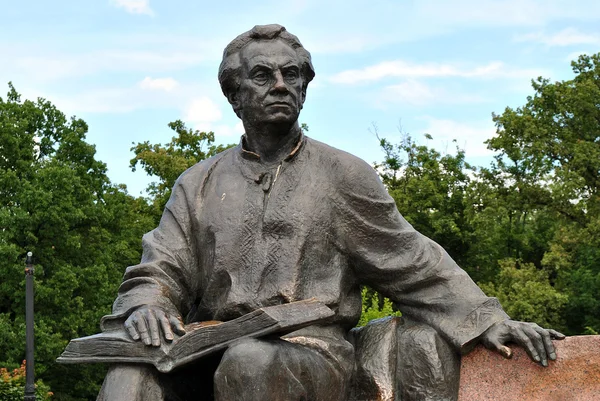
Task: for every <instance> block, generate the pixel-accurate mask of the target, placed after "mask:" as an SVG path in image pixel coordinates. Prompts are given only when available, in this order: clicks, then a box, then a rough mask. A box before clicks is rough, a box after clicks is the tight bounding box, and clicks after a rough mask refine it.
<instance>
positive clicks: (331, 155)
mask: <svg viewBox="0 0 600 401" xmlns="http://www.w3.org/2000/svg"><path fill="white" fill-rule="evenodd" d="M307 145H309V149H310V153H311V155H312V157H313V158H314V157H315V156H316V157H317V158H318V160H319V165H320V167H322V168H324V169H325V170H324V171H327V174H328V175H329V176H330V178H331V180H332V181H333V182H335V183H336V184H337V185H338V186H341V187H343V188H347V189H349V190H352V189H354V190H357V191H359V192H362V191H361V189H362V190H367V191H369V192H370V191H373V190H377V191H380V190H381V189H383V184H382V183H381V179H380V178H379V174H377V171H376V170H375V168H374V167H373V166H371V165H370V164H368V163H367V162H365V161H364V160H363V159H361V158H360V157H358V156H355V155H353V154H351V153H348V152H346V151H343V150H341V149H337V148H334V147H333V146H329V145H327V144H325V143H323V142H320V141H317V140H315V139H312V138H307Z"/></svg>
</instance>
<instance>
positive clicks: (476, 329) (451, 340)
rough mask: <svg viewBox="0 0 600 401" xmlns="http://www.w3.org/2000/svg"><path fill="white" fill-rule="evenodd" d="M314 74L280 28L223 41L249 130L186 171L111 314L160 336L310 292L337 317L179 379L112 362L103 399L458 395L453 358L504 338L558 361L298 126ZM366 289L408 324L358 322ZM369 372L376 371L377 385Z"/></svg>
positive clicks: (235, 348) (371, 180) (295, 400)
mask: <svg viewBox="0 0 600 401" xmlns="http://www.w3.org/2000/svg"><path fill="white" fill-rule="evenodd" d="M313 77H314V69H313V66H312V63H311V58H310V54H309V53H308V52H307V51H306V50H305V49H304V48H303V47H302V45H301V44H300V42H299V40H298V39H297V38H296V37H295V36H294V35H291V34H290V33H288V32H287V31H286V30H285V28H284V27H282V26H280V25H265V26H256V27H254V28H253V29H252V30H250V31H248V32H246V33H243V34H242V35H240V36H238V37H237V38H236V39H234V40H233V41H232V42H231V43H230V44H229V45H228V46H227V48H226V49H225V52H224V55H223V61H222V63H221V66H220V69H219V82H220V83H221V87H222V89H223V93H224V94H225V96H226V97H227V99H228V100H229V102H230V104H231V105H232V107H233V110H234V112H235V113H236V114H237V116H238V117H239V118H240V119H241V120H242V121H243V124H244V129H245V135H244V136H243V137H242V139H241V141H240V144H239V145H238V146H237V147H235V148H232V149H229V150H226V151H225V152H223V153H221V154H219V155H217V156H215V157H212V158H210V159H208V160H205V161H202V162H200V163H198V164H197V165H195V166H193V167H192V168H190V169H189V170H187V171H186V172H185V173H183V174H182V175H181V177H180V178H179V179H178V180H177V183H176V184H175V186H174V188H173V192H172V196H171V199H170V200H169V202H168V204H167V206H166V208H165V211H164V214H163V216H162V219H161V222H160V225H159V226H158V227H157V228H156V229H155V230H153V231H151V232H150V233H148V234H146V235H145V236H144V238H143V247H144V254H143V257H142V261H141V263H140V264H139V265H136V266H131V267H129V268H128V269H127V271H126V273H125V277H124V281H123V284H122V286H121V288H120V290H119V295H118V297H117V299H116V301H115V303H114V306H113V314H112V315H110V316H107V317H105V318H104V319H103V325H105V326H108V325H110V326H112V325H114V324H124V327H125V328H126V329H127V330H128V332H129V333H130V335H131V337H132V338H133V339H136V340H140V341H143V342H144V343H145V344H147V345H148V346H149V347H150V346H158V345H160V343H161V341H171V340H172V339H173V337H174V334H175V333H177V334H182V333H183V331H184V328H183V322H185V323H190V322H195V321H203V320H220V321H226V320H230V319H233V318H237V317H239V316H241V315H243V314H246V313H248V312H251V311H253V310H255V309H258V308H261V307H266V306H270V305H277V304H281V303H288V302H292V301H297V300H303V299H309V298H316V299H318V300H319V301H321V302H323V303H325V304H326V305H327V306H329V307H330V308H331V309H332V310H333V311H334V312H335V316H334V317H333V318H332V319H331V320H330V321H329V323H327V324H322V325H313V326H310V327H308V328H304V329H301V330H299V331H296V332H293V333H291V334H287V335H285V336H283V337H280V338H259V339H241V340H240V341H238V342H237V343H235V344H233V345H231V346H230V347H229V348H228V349H227V350H226V351H225V352H224V353H222V354H219V355H215V356H213V357H211V358H207V359H203V360H202V361H201V362H200V363H197V364H195V365H193V366H189V367H186V368H185V369H181V370H179V371H177V372H174V373H171V374H160V373H158V372H157V371H156V370H155V369H154V368H153V367H150V366H146V365H118V366H114V367H112V368H111V370H110V371H109V373H108V375H107V378H106V380H105V383H104V386H103V389H102V391H101V394H100V396H99V399H100V400H124V399H127V400H144V401H149V400H163V399H166V400H212V399H214V400H217V401H235V400H244V401H252V400H256V401H259V400H260V401H268V400H286V401H300V400H310V401H335V400H339V401H346V400H348V399H352V397H354V399H361V400H363V399H373V400H374V399H394V398H396V399H399V398H400V397H402V400H410V399H419V400H425V399H432V400H433V399H435V400H438V399H454V398H456V393H457V386H458V380H457V379H458V363H457V361H458V360H459V355H460V353H461V352H463V353H464V352H466V351H468V350H469V349H470V348H471V347H472V346H474V345H475V344H477V343H483V344H485V345H486V346H488V347H489V348H492V349H495V350H497V351H499V352H501V353H503V354H504V355H505V356H509V355H510V350H509V349H508V348H507V347H506V346H505V345H504V344H505V343H507V342H516V343H518V344H520V345H522V346H524V347H525V348H526V350H527V352H528V353H529V355H530V357H531V358H532V359H534V360H536V361H538V362H540V364H542V365H547V360H548V358H550V359H554V358H555V353H554V352H555V351H554V347H553V345H552V342H551V338H558V337H562V335H561V334H560V333H557V332H555V331H553V330H545V329H542V328H540V327H539V326H537V325H534V324H529V323H522V322H515V321H512V320H509V317H508V316H507V315H506V314H505V313H504V311H503V310H502V308H501V306H500V304H499V303H498V301H497V300H496V299H495V298H489V297H487V296H485V294H484V293H483V292H482V291H481V290H480V289H479V288H478V287H477V286H476V285H475V283H474V282H473V281H472V280H471V279H470V278H469V277H468V275H467V274H466V273H465V272H464V271H463V270H461V269H460V268H459V267H458V266H457V265H456V263H454V261H453V260H452V259H451V258H450V257H449V256H448V254H447V253H446V252H445V251H444V249H442V248H441V247H440V246H439V245H438V244H436V243H435V242H433V241H431V240H430V239H428V238H426V237H424V236H423V235H421V234H420V233H418V232H417V231H415V230H414V229H413V227H412V226H411V225H410V224H408V223H407V222H406V220H405V219H404V218H403V217H402V216H401V215H400V213H399V212H398V210H397V209H396V206H395V203H394V201H393V199H392V198H391V197H390V196H389V195H388V193H387V191H386V189H385V188H384V186H383V185H382V183H381V181H380V180H379V178H378V175H377V173H376V172H375V170H374V169H373V168H372V167H371V166H369V165H368V164H366V163H365V162H364V161H362V160H360V159H359V158H357V157H355V156H352V155H350V154H348V153H345V152H343V151H340V150H337V149H334V148H332V147H329V146H327V145H325V144H323V143H321V142H318V141H316V140H313V139H311V138H308V137H306V136H304V135H303V133H302V131H301V129H300V127H299V125H298V116H299V113H300V110H301V109H302V106H303V104H304V101H305V99H306V93H307V87H308V84H309V83H310V81H311V80H312V78H313ZM363 284H364V285H369V286H371V287H372V288H374V289H376V290H377V291H380V292H381V293H382V294H384V295H385V296H387V297H389V298H390V299H392V300H393V301H394V302H395V303H396V304H397V305H398V306H399V307H400V309H401V310H402V312H403V316H404V320H400V319H393V320H389V321H384V322H379V323H377V324H374V325H371V326H369V327H368V328H367V329H363V330H358V331H353V332H352V333H350V330H351V329H352V327H353V326H355V324H356V323H357V321H358V319H359V317H360V314H361V296H360V288H361V285H363ZM377 352H379V355H380V356H382V357H381V358H379V357H378V359H377V361H375V362H374V360H373V358H372V355H373V354H376V353H377ZM386 355H387V358H386V357H385V356H386ZM355 366H356V369H355ZM378 375H385V380H383V381H382V380H380V378H379V377H378ZM357 377H359V378H364V380H362V379H360V380H357ZM369 380H371V381H372V382H377V381H378V380H379V384H378V386H374V387H373V386H372V388H373V389H374V390H369V388H368V383H366V382H367V381H369ZM381 383H383V384H381ZM385 383H387V384H385ZM363 384H365V386H366V387H364V388H362V387H361V386H362V385H363Z"/></svg>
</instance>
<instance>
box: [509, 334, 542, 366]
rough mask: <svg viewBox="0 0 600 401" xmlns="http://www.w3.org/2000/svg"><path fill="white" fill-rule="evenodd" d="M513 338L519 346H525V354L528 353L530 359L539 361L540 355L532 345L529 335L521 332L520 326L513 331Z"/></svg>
mask: <svg viewBox="0 0 600 401" xmlns="http://www.w3.org/2000/svg"><path fill="white" fill-rule="evenodd" d="M514 340H515V341H516V342H517V343H518V344H519V345H520V346H522V347H523V348H525V351H526V352H527V355H529V357H530V358H531V359H532V360H534V361H536V362H540V356H539V354H538V352H537V350H536V348H535V346H534V345H533V343H532V342H531V340H530V339H529V337H528V336H527V335H526V334H525V333H524V332H523V330H521V329H520V328H519V329H517V330H516V332H515V333H514Z"/></svg>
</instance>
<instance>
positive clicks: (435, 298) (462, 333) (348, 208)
mask: <svg viewBox="0 0 600 401" xmlns="http://www.w3.org/2000/svg"><path fill="white" fill-rule="evenodd" d="M344 170H345V174H344V175H343V176H345V177H346V179H345V180H344V181H343V182H341V183H340V185H339V186H338V191H337V194H338V195H337V196H336V197H335V199H334V202H335V208H336V217H335V218H336V220H337V221H338V224H339V227H338V229H339V230H341V232H340V233H339V235H340V237H341V238H343V244H342V246H343V247H344V248H345V250H346V253H347V254H348V255H349V257H350V263H351V265H352V266H353V268H354V271H355V274H356V276H357V278H358V280H359V282H360V283H364V284H367V285H369V286H371V287H372V288H374V289H375V290H377V291H379V292H380V293H382V294H383V295H385V296H386V297H388V298H390V299H391V300H392V301H394V302H395V303H396V304H397V305H398V307H399V308H400V310H401V312H402V314H403V315H405V316H407V317H408V318H410V319H414V320H416V321H420V322H423V323H425V324H428V325H430V326H432V327H433V328H435V329H436V330H438V332H440V334H442V335H443V336H444V337H445V338H446V339H447V340H449V341H450V342H451V343H452V344H453V345H454V346H455V347H456V348H457V349H459V350H462V351H463V352H465V351H467V350H468V348H469V345H470V343H471V342H472V341H473V340H474V339H476V338H477V337H478V336H479V335H481V334H482V333H483V332H484V331H485V330H487V329H488V328H489V327H490V326H491V325H492V324H494V323H496V322H498V321H502V320H505V319H507V318H508V316H507V315H506V313H505V312H504V311H503V310H502V307H501V306H500V303H499V302H498V300H497V299H496V298H491V297H487V296H486V295H485V294H484V293H483V291H481V289H480V288H479V287H478V286H477V285H476V284H475V283H474V282H473V280H471V278H470V277H469V276H468V275H467V273H466V272H465V271H464V270H462V269H461V268H460V267H459V266H458V265H457V264H456V263H455V262H454V261H453V260H452V258H450V256H449V255H448V253H447V252H446V251H445V250H444V249H443V248H442V247H441V246H440V245H438V244H437V243H435V242H434V241H432V240H431V239H429V238H427V237H425V236H424V235H422V234H420V233H419V232H417V231H416V230H415V229H414V228H413V227H412V226H411V225H410V224H409V223H408V222H407V221H406V220H405V219H404V218H403V217H402V216H401V215H400V213H399V212H398V210H397V208H396V204H395V202H394V200H393V199H392V198H391V196H390V195H389V194H388V192H387V190H386V189H385V187H384V186H383V184H382V182H381V180H380V179H379V177H378V176H377V173H376V171H375V170H374V169H373V168H372V167H371V166H369V165H367V164H366V163H364V162H362V161H360V162H356V163H353V164H352V165H351V166H348V165H346V166H345V168H344Z"/></svg>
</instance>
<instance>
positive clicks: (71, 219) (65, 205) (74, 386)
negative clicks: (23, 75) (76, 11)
mask: <svg viewBox="0 0 600 401" xmlns="http://www.w3.org/2000/svg"><path fill="white" fill-rule="evenodd" d="M87 130H88V126H87V124H86V123H85V122H84V121H83V120H81V119H77V118H75V117H73V118H70V119H68V118H66V117H65V115H64V114H63V113H61V112H60V111H59V110H58V109H56V107H55V106H54V105H52V104H51V103H50V102H48V101H47V100H45V99H38V100H37V101H35V102H33V101H30V100H25V101H21V99H20V96H19V95H18V93H17V92H16V90H15V89H14V88H13V86H12V85H10V84H9V92H8V95H7V97H6V98H5V99H3V98H0V260H2V262H3V263H2V264H0V277H2V281H1V282H0V366H14V365H15V364H16V363H18V362H19V361H21V360H23V359H24V353H25V335H24V333H25V324H24V317H25V290H24V289H25V285H24V281H25V279H24V256H25V253H26V252H27V251H32V252H33V254H34V263H35V335H36V349H35V358H36V375H37V376H39V377H41V378H42V379H43V380H44V381H45V382H46V383H48V384H49V385H50V386H51V387H52V389H53V391H54V392H55V394H56V397H55V398H56V399H58V400H65V399H71V400H77V399H79V400H83V399H91V398H93V397H95V395H96V394H97V391H98V389H99V382H100V380H101V378H102V376H103V373H104V369H103V368H101V367H98V366H77V367H76V366H59V365H57V364H56V363H55V360H56V358H57V357H58V356H59V355H60V353H61V352H62V350H63V349H64V347H65V346H66V344H67V342H68V340H70V339H71V338H74V337H81V336H84V335H90V334H94V333H96V332H97V331H98V323H99V320H100V318H101V317H102V316H103V315H105V314H107V313H109V312H110V308H111V304H112V302H113V300H114V298H115V295H116V292H117V288H118V286H119V284H120V281H121V277H122V275H123V271H124V269H125V267H126V266H128V265H130V264H133V263H136V262H138V261H139V258H140V251H141V249H140V248H141V246H140V244H141V236H142V234H143V233H145V232H147V231H149V230H150V229H151V228H152V224H153V221H152V218H151V217H150V216H148V212H147V211H148V210H149V206H148V205H147V204H146V202H145V201H144V200H143V199H135V198H133V197H131V196H129V195H127V193H126V191H125V188H124V187H117V186H114V185H111V183H110V181H109V179H108V177H107V176H106V166H105V164H104V163H102V162H100V161H98V160H96V159H95V157H94V155H95V148H94V146H93V145H90V144H88V143H86V142H85V135H86V133H87Z"/></svg>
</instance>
